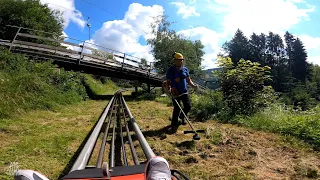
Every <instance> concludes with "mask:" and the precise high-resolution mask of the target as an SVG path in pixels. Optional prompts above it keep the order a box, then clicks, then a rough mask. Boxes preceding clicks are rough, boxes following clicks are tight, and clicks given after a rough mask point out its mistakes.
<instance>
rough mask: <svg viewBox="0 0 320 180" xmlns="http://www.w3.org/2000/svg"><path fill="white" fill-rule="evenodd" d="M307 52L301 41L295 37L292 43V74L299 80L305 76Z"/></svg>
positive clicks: (304, 79)
mask: <svg viewBox="0 0 320 180" xmlns="http://www.w3.org/2000/svg"><path fill="white" fill-rule="evenodd" d="M307 57H308V55H307V52H306V49H305V48H304V45H303V43H302V42H301V40H300V39H299V38H297V39H296V40H295V41H294V43H293V45H292V67H291V68H292V75H293V77H294V78H296V79H297V80H299V81H301V82H305V81H306V77H307V73H308V72H307Z"/></svg>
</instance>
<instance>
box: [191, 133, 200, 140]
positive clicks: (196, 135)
mask: <svg viewBox="0 0 320 180" xmlns="http://www.w3.org/2000/svg"><path fill="white" fill-rule="evenodd" d="M192 138H193V140H196V141H199V140H200V136H199V135H198V134H197V133H195V134H194V135H193V137H192Z"/></svg>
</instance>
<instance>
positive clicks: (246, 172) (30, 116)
mask: <svg viewBox="0 0 320 180" xmlns="http://www.w3.org/2000/svg"><path fill="white" fill-rule="evenodd" d="M127 103H128V106H129V108H130V110H131V113H132V114H133V116H134V118H135V120H136V121H137V123H138V125H139V127H140V128H141V130H142V132H143V134H144V136H145V137H146V139H147V141H148V143H149V144H150V146H151V147H152V149H153V150H154V152H156V154H157V155H160V156H164V157H165V158H166V159H167V160H168V161H169V163H170V166H171V168H174V169H178V170H180V171H182V172H184V173H185V174H186V175H188V176H189V177H190V178H191V179H251V178H252V177H260V179H264V178H266V177H267V176H266V174H268V173H270V169H277V168H278V167H288V169H287V170H286V171H285V173H282V174H280V173H278V174H277V173H276V174H272V175H273V177H276V178H278V179H279V178H280V179H285V178H289V179H290V178H292V177H297V178H298V179H303V178H307V177H308V176H310V177H317V176H318V174H319V168H318V167H319V165H320V164H319V163H320V157H319V155H318V154H316V153H314V152H312V150H310V148H308V147H307V146H301V145H300V144H299V143H295V142H296V140H295V139H291V140H290V141H289V140H288V138H286V139H284V138H283V137H281V136H278V135H275V134H271V133H264V132H258V131H253V130H251V129H246V128H241V127H236V126H233V125H229V124H219V123H217V122H215V121H207V122H205V123H199V122H198V123H194V124H193V125H194V126H195V128H196V129H205V130H206V134H200V136H201V140H200V141H192V135H185V134H184V133H183V131H184V130H189V127H188V126H181V127H179V129H178V132H177V133H176V134H172V135H171V134H165V132H164V131H163V127H165V126H167V125H169V124H170V121H168V117H169V116H170V115H171V110H172V107H168V106H167V105H166V104H163V103H159V102H155V101H149V100H148V101H146V100H139V101H137V100H136V101H128V102H127ZM106 104H107V101H92V100H89V101H84V102H80V103H77V104H73V105H68V106H65V107H64V108H58V109H57V110H56V111H54V112H53V111H44V110H36V111H32V112H28V113H26V114H24V115H22V116H20V117H19V118H11V119H2V120H0V129H1V131H0V139H1V144H0V147H1V152H0V160H1V161H0V179H4V180H8V179H12V178H11V177H12V176H9V175H6V170H7V169H8V167H9V165H10V163H11V162H18V163H19V168H21V169H33V170H37V171H40V172H41V173H43V174H45V175H46V176H48V177H49V178H50V179H57V177H58V176H59V175H60V174H61V173H62V171H63V169H64V168H65V166H66V165H67V164H68V162H69V160H70V159H71V157H72V156H73V154H74V153H75V152H76V150H77V148H78V147H79V145H80V144H81V142H82V141H83V139H84V138H85V137H86V135H87V133H88V132H89V131H90V129H91V128H92V127H93V125H94V124H95V122H96V121H97V120H98V117H99V115H100V114H101V112H102V111H103V109H104V107H105V106H106ZM98 144H99V143H98ZM134 144H137V145H138V141H137V140H134ZM291 144H296V145H295V146H293V145H291ZM127 151H130V149H129V148H127ZM137 154H138V156H139V157H140V158H139V159H140V160H141V161H142V160H143V159H144V155H143V153H142V150H141V148H137ZM94 157H96V156H95V155H93V158H94ZM129 157H130V156H129ZM283 157H286V160H285V161H283V160H282V159H283ZM91 162H93V161H91ZM129 163H131V164H132V161H129ZM266 167H268V168H266ZM306 167H310V168H309V169H308V168H306ZM294 168H295V169H297V170H298V171H297V172H296V171H295V170H294ZM272 172H273V171H272Z"/></svg>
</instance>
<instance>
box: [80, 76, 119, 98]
mask: <svg viewBox="0 0 320 180" xmlns="http://www.w3.org/2000/svg"><path fill="white" fill-rule="evenodd" d="M84 76H85V84H86V86H87V87H88V88H90V91H91V93H93V94H94V95H111V94H114V93H115V92H116V91H117V90H118V89H119V87H118V86H117V85H116V84H115V83H114V82H113V81H111V80H110V79H109V78H107V77H97V76H94V75H90V74H86V75H84Z"/></svg>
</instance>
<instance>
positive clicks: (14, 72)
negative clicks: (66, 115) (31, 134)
mask: <svg viewBox="0 0 320 180" xmlns="http://www.w3.org/2000/svg"><path fill="white" fill-rule="evenodd" d="M0 64H1V66H0V99H1V101H0V118H5V117H10V116H13V115H15V114H16V113H21V112H25V111H28V110H32V109H54V108H56V107H57V106H59V105H64V104H70V103H74V102H79V101H81V100H83V99H86V91H85V88H84V87H83V85H82V81H83V77H82V76H81V74H80V73H75V72H66V71H64V70H59V71H58V69H57V68H56V67H55V66H54V65H52V64H51V63H50V62H41V63H37V62H33V61H29V60H27V59H26V58H25V57H24V56H22V55H13V54H11V53H10V52H8V51H6V50H3V49H1V50H0Z"/></svg>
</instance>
